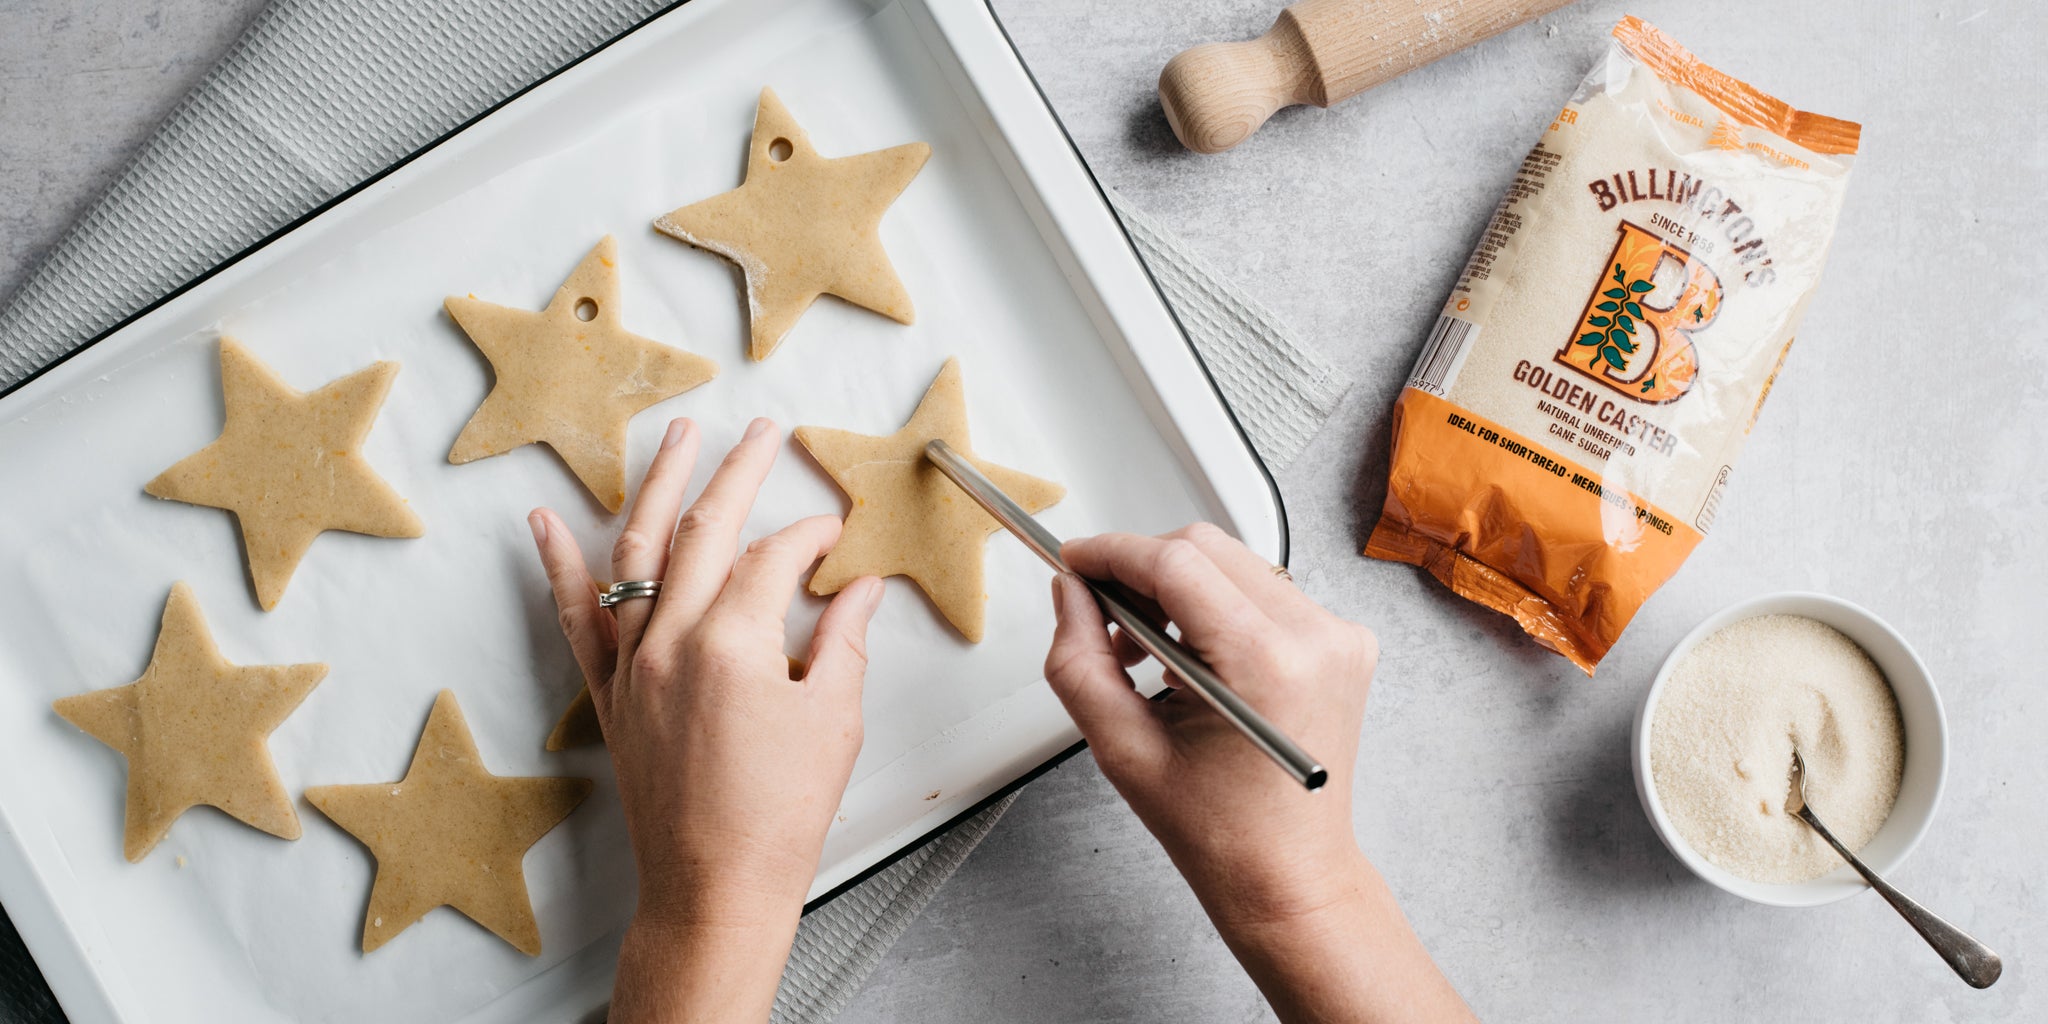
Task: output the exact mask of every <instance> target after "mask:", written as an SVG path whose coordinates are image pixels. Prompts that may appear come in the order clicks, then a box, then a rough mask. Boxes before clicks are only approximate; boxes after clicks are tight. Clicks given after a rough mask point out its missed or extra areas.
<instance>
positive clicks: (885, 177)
mask: <svg viewBox="0 0 2048 1024" xmlns="http://www.w3.org/2000/svg"><path fill="white" fill-rule="evenodd" d="M931 153H932V148H931V147H930V146H928V145H926V144H924V143H922V142H912V143H909V144H906V145H902V146H892V147H890V148H888V149H881V150H876V151H874V152H872V153H862V154H860V155H858V156H848V157H840V158H837V159H830V158H827V157H822V156H819V155H818V151H817V150H815V149H812V148H811V139H810V136H808V135H805V134H804V130H803V129H802V128H800V127H798V126H797V123H796V119H795V118H793V117H791V116H790V114H789V110H788V108H786V107H784V106H783V105H782V101H781V100H779V99H777V98H776V96H775V90H773V89H762V90H761V104H760V106H759V107H758V108H757V109H756V110H755V112H754V141H753V145H752V147H751V148H750V149H749V150H748V151H747V177H746V180H745V181H744V182H742V183H741V184H740V187H739V188H736V189H734V190H732V191H731V192H727V193H724V194H723V195H716V196H712V197H711V198H709V199H706V200H704V201H702V202H699V203H693V204H691V205H689V206H685V207H683V208H682V209H679V210H675V211H672V212H670V213H668V214H666V215H664V216H663V217H661V218H660V219H659V220H656V221H655V222H654V228H655V230H657V231H660V232H661V233H662V234H665V235H671V236H674V237H676V238H679V239H682V240H683V241H685V242H688V243H690V244H691V245H694V246H696V247H698V248H700V249H708V250H710V251H711V252H715V253H717V254H719V255H720V256H723V257H725V258H726V259H729V260H731V261H733V262H734V263H737V264H739V266H740V269H741V270H742V271H744V272H745V274H746V286H747V310H748V314H749V319H750V321H751V331H752V335H753V338H752V342H751V344H750V345H749V346H748V349H747V355H748V357H749V358H751V359H754V360H757V361H758V360H762V359H766V358H768V353H770V352H773V351H775V346H777V345H779V344H781V343H782V339H783V337H784V336H785V335H787V334H788V333H789V329H790V328H791V327H794V326H796V321H797V318H798V317H800V316H802V315H803V313H804V310H806V309H809V308H810V306H811V303H812V302H814V301H816V300H817V298H818V296H819V295H837V296H839V297H840V298H842V299H845V300H846V301H848V302H851V303H853V304H854V305H856V306H866V307H867V308H869V309H872V310H874V311H875V312H877V313H880V314H882V315H883V316H886V317H888V318H889V319H891V320H895V321H897V322H899V323H906V324H907V323H911V322H912V321H913V319H914V314H913V312H912V311H911V307H910V295H909V294H908V293H906V292H905V291H904V290H903V282H902V281H899V280H897V279H896V269H895V268H894V267H892V266H890V264H889V254H888V253H886V252H884V251H883V250H882V239H881V237H880V236H879V235H878V234H877V233H876V231H877V229H878V228H880V226H881V223H882V214H883V213H884V212H885V211H887V210H888V209H889V204H890V203H893V202H895V201H896V197H897V196H898V195H900V194H902V192H903V190H904V188H906V187H908V186H909V184H910V179H912V178H914V177H916V176H917V172H918V170H919V169H920V168H922V167H924V162H925V160H926V159H927V158H929V157H930V156H931Z"/></svg>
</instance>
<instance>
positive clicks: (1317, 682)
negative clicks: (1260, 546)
mask: <svg viewBox="0 0 2048 1024" xmlns="http://www.w3.org/2000/svg"><path fill="white" fill-rule="evenodd" d="M1061 554H1062V555H1063V556H1064V557H1065V558H1066V561H1067V564H1068V565H1069V566H1071V567H1072V568H1073V570H1074V572H1076V573H1078V574H1080V575H1083V576H1087V577H1090V578H1094V579H1114V580H1116V581H1118V582H1120V583H1122V584H1124V585H1125V586H1126V587H1128V588H1130V589H1131V590H1133V591H1136V592H1137V593H1138V594H1140V595H1141V596H1143V597H1146V598H1149V599H1151V600H1152V601H1154V602H1156V603H1157V604H1158V607H1159V609H1160V610H1161V611H1162V612H1163V613H1164V615H1165V616H1166V617H1167V618H1169V619H1171V620H1172V621H1173V622H1175V623H1177V624H1179V626H1180V629H1181V640H1182V642H1183V643H1185V644H1187V645H1188V646H1189V647H1190V648H1192V649H1193V650H1194V651H1195V652H1196V653H1197V654H1199V655H1201V656H1202V658H1203V659H1204V660H1205V661H1207V662H1208V663H1209V665H1210V666H1211V667H1212V668H1214V669H1215V670H1216V672H1217V674H1218V675H1220V676H1222V677H1223V678H1224V679H1225V680H1226V681H1228V682H1229V683H1230V685H1231V686H1232V688H1234V689H1236V690H1237V691H1238V693H1239V694H1241V695H1242V696H1243V697H1244V698H1245V700H1246V701H1248V702H1249V703H1250V704H1251V705H1252V706H1253V707H1254V708H1256V709H1257V710H1258V711H1259V713H1260V714H1262V715H1264V716H1266V718H1268V719H1269V720H1271V721H1272V722H1273V724H1274V725H1275V726H1277V727H1279V729H1280V730H1281V731H1282V732H1285V733H1286V734H1288V735H1289V736H1291V737H1293V738H1294V739H1295V740H1296V742H1298V743H1300V744H1301V745H1302V747H1303V748H1304V749H1306V750H1309V751H1311V752H1313V753H1314V754H1316V755H1317V756H1318V757H1320V758H1322V759H1323V765H1324V767H1326V768H1327V769H1329V772H1330V781H1329V783H1328V785H1327V786H1325V787H1324V789H1323V790H1322V791H1320V792H1313V793H1312V792H1309V791H1307V790H1304V789H1303V788H1302V787H1301V786H1300V784H1298V783H1296V782H1295V781H1294V780H1293V778H1291V777H1290V776H1288V775H1287V774H1286V773H1285V772H1283V771H1281V770H1280V769H1279V768H1278V767H1277V766H1275V765H1274V764H1272V763H1271V762H1270V761H1269V760H1268V759H1267V758H1266V756H1265V755H1264V754H1263V753H1261V752H1260V751H1259V750H1258V749H1257V748H1256V747H1254V746H1252V744H1250V743H1249V742H1247V741H1246V740H1245V738H1244V737H1243V736H1241V735H1239V734H1238V732H1237V731H1236V730H1235V729H1233V728H1231V726H1230V725H1229V723H1227V722H1225V721H1224V720H1223V718H1222V717H1221V716H1219V715H1217V714H1216V713H1215V712H1214V711H1212V710H1211V709H1210V708H1208V707H1207V706H1206V705H1204V704H1203V703H1201V702H1200V700H1199V699H1197V698H1196V697H1194V696H1193V695H1192V694H1184V693H1175V694H1173V695H1172V696H1170V697H1168V698H1167V699H1165V700H1162V701H1148V700H1146V699H1145V698H1144V697H1142V696H1140V695H1139V694H1138V692H1137V691H1136V690H1135V689H1134V688H1133V686H1132V682H1131V678H1130V676H1129V675H1128V674H1126V672H1125V667H1126V666H1127V665H1130V664H1134V663H1135V662H1137V661H1139V660H1141V659H1143V658H1144V657H1145V655H1144V652H1142V651H1140V650H1138V648H1137V647H1136V645H1135V644H1134V643H1133V642H1131V641H1130V640H1129V638H1127V637H1124V636H1122V635H1121V634H1118V635H1117V636H1116V637H1115V638H1114V639H1112V637H1111V635H1110V634H1109V633H1108V632H1107V630H1106V626H1105V624H1104V620H1103V615H1102V612H1101V609H1100V608H1099V607H1098V606H1097V605H1096V603H1095V600H1094V598H1093V596H1092V595H1090V594H1089V592H1088V590H1087V588H1086V586H1085V585H1084V584H1082V583H1081V581H1080V580H1078V579H1075V578H1073V577H1072V576H1062V577H1059V578H1056V579H1055V580H1054V581H1053V600H1054V604H1055V606H1056V608H1057V611H1058V615H1059V625H1058V628H1057V630H1056V632H1055V633H1054V636H1053V642H1052V649H1051V651H1050V652H1049V653H1048V654H1047V655H1046V660H1045V673H1046V680H1047V681H1048V682H1049V683H1050V684H1051V685H1052V688H1053V691H1054V692H1055V693H1056V694H1058V696H1059V698H1060V700H1061V702H1062V703H1064V704H1065V705H1066V707H1067V711H1068V713H1069V714H1071V715H1072V716H1073V718H1074V721H1075V723H1076V724H1077V725H1079V726H1080V728H1081V732H1082V733H1083V735H1085V736H1086V737H1087V738H1088V743H1089V746H1090V747H1091V748H1093V750H1094V752H1095V760H1096V763H1097V764H1099V765H1100V766H1101V768H1102V773H1103V774H1104V775H1105V776H1107V777H1108V778H1109V780H1110V782H1111V783H1112V784H1113V785H1115V786H1116V788H1117V791H1118V792H1119V793H1121V794H1122V795H1123V797H1124V799H1125V800H1126V801H1127V802H1129V803H1130V805H1131V808H1132V810H1134V811H1135V812H1136V813H1137V815H1138V817H1139V819H1140V820H1141V821H1143V822H1144V823H1145V826H1146V827H1147V828H1148V829H1150V830H1151V832H1152V834H1153V835H1154V836H1155V837H1157V838H1158V840H1159V842H1160V844H1161V845H1162V846H1163V847H1165V849H1166V852H1167V854H1168V855H1169V856H1170V857H1172V858H1173V861H1174V863H1175V865H1176V866H1177V867H1179V868H1180V870H1181V873H1182V874H1184V875H1186V876H1187V878H1188V881H1189V883H1190V884H1191V885H1192V886H1193V887H1194V888H1195V891H1196V894H1197V895H1198V896H1200V897H1201V898H1202V900H1203V903H1204V905H1205V906H1206V907H1207V908H1208V909H1209V912H1210V914H1211V916H1212V917H1214V918H1216V919H1217V922H1218V925H1219V927H1225V928H1227V927H1228V926H1229V925H1230V923H1232V922H1243V923H1246V924H1260V923H1269V922H1270V923H1278V922H1283V921H1286V920H1289V919H1292V918H1296V917H1299V916H1301V915H1303V914H1306V913H1310V912H1313V911H1314V910H1316V909H1318V908H1320V907H1322V906H1324V905H1326V904H1328V903H1330V902H1331V901H1333V900H1335V899H1337V898H1338V897H1339V896H1340V895H1341V894H1342V892H1344V891H1348V889H1347V887H1349V886H1350V885H1351V881H1352V880H1351V878H1350V873H1349V872H1347V871H1345V870H1343V869H1344V868H1346V867H1348V866H1350V865H1351V864H1353V863H1354V862H1355V861H1357V860H1358V859H1359V858H1360V856H1361V855H1360V854H1359V853H1358V846H1357V842H1356V840H1355V839H1354V838H1353V836H1352V832H1351V774H1352V765H1353V762H1354V760H1355V759H1356V756H1357V750H1358V732H1359V726H1360V722H1361V720H1362V718H1363V716H1364V713H1365V699H1366V692H1367V689H1368V688H1369V686H1370V685H1371V681H1372V673H1373V668H1374V666H1375V664H1376V662H1377V660H1378V644H1377V642H1376V641H1375V640H1374V638H1373V635H1372V633H1371V631H1370V630H1367V629H1366V628H1365V627H1363V626H1359V625H1356V624H1354V623H1350V622H1346V621H1344V620H1342V619H1340V618H1337V617H1336V616H1334V615H1332V614H1330V613H1329V612H1327V611H1325V610H1324V609H1323V608H1322V607H1321V606H1319V605H1317V604H1316V603H1315V602H1314V601H1312V600H1310V599H1309V598H1308V597H1307V595H1305V594H1303V593H1302V592H1301V591H1300V590H1299V589H1298V588H1297V587H1295V586H1294V584H1293V583H1292V582H1290V581H1288V580H1286V579H1284V578H1282V577H1281V576H1279V575H1278V574H1277V573H1276V572H1275V571H1274V569H1273V566H1272V565H1270V564H1269V563H1267V562H1266V561H1265V559H1262V558H1260V557H1259V556H1257V555H1255V554H1253V553H1252V552H1251V551H1250V550H1249V549H1247V548H1246V547H1245V546H1244V545H1243V544H1241V543H1239V542H1238V541H1237V540H1236V539H1235V538H1232V537H1230V536H1229V535H1227V534H1225V533H1224V532H1223V531H1222V530H1220V529H1218V528H1216V527H1214V526H1211V525H1209V524H1207V523H1198V524H1196V525H1194V526H1190V527H1187V528H1186V529H1183V530H1179V531H1176V532H1174V533H1171V534H1167V535H1166V536H1164V537H1157V538H1155V537H1138V536H1133V535H1130V534H1105V535H1103V536H1100V537H1090V538H1087V539H1083V540H1075V541H1069V542H1068V543H1067V544H1066V545H1065V547H1063V548H1062V549H1061ZM1168 682H1169V683H1176V682H1177V680H1175V679H1173V678H1171V677H1169V678H1168Z"/></svg>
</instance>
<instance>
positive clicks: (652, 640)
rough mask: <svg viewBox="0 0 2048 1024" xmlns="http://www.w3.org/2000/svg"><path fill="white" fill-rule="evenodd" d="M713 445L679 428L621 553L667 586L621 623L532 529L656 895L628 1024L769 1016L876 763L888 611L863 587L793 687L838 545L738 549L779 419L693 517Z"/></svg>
mask: <svg viewBox="0 0 2048 1024" xmlns="http://www.w3.org/2000/svg"><path fill="white" fill-rule="evenodd" d="M698 443H699V432H698V430H697V428H696V426H695V425H694V424H693V423H691V422H690V421H689V420H686V419H679V420H676V421H674V422H673V423H671V424H670V425H669V430H668V433H667V435H666V436H665V437H664V438H663V440H662V447H661V450H660V452H659V453H657V454H656V455H655V457H654V462H653V464H652V465H651V466H650V467H649V468H648V470H647V478H646V481H645V482H644V483H643V484H641V487H640V493H639V495H638V496H637V497H636V498H635V499H634V502H633V508H632V510H631V511H630V512H629V513H628V514H627V519H626V526H625V529H624V531H623V532H621V533H620V535H619V539H618V542H617V544H615V545H614V546H613V549H612V567H611V575H612V578H613V579H615V580H661V581H662V590H661V593H660V596H659V597H658V598H655V599H646V598H641V599H633V600H628V601H625V602H622V603H620V604H619V605H617V606H616V607H614V608H613V609H611V610H610V611H606V610H604V609H601V608H599V607H598V603H597V595H598V589H597V585H596V583H595V582H594V581H593V580H592V579H591V576H590V573H589V571H588V570H587V569H586V568H585V566H584V562H583V553H582V551H580V550H579V549H578V548H577V545H576V540H575V538H574V537H573V536H571V535H570V533H569V529H568V527H567V526H566V525H565V524H564V523H563V522H562V520H561V518H560V517H559V516H557V515H555V514H554V513H553V512H550V511H549V510H547V509H536V510H534V512H533V514H532V515H531V516H530V517H529V520H528V521H529V525H531V526H532V528H533V535H534V541H535V543H536V544H537V545H538V546H539V548H540V556H541V562H542V564H543V565H544V566H546V568H547V575H548V582H549V584H550V585H551V586H552V588H553V590H554V595H555V604H556V605H557V607H558V608H559V609H560V611H561V623H562V632H563V633H564V634H566V635H567V636H568V638H569V645H570V647H571V648H573V649H574V651H575V654H576V661H577V664H578V665H579V666H581V667H582V669H583V677H584V680H585V681H586V682H588V683H589V685H590V695H591V699H592V702H593V703H594V704H595V705H596V708H597V717H598V722H599V724H600V726H601V727H602V728H603V730H604V737H605V743H606V744H607V745H608V746H609V747H610V749H611V755H612V765H613V769H614V771H615V772H616V773H617V775H618V781H619V800H620V803H621V804H622V805H623V807H624V810H625V816H626V828H627V832H628V833H629V835H630V837H631V840H632V844H633V859H634V863H635V865H636V866H637V868H638V873H639V879H640V897H639V905H638V908H637V909H636V911H635V914H634V920H633V924H632V926H631V927H630V928H629V929H628V931H627V937H626V942H625V945H624V947H623V948H622V949H621V952H620V961H621V963H620V970H619V979H618V983H617V989H616V991H615V993H614V996H613V1003H612V1010H611V1019H612V1020H613V1021H618V1022H625V1021H635V1020H739V1019H751V1020H761V1019H765V1018H766V1017H767V1014H768V1008H769V1005H770V1004H771V1003H772V1002H773V999H774V995H775V984H776V981H777V980H778V979H779V977H780V975H781V969H782V962H783V960H784V959H785V958H786V957H787V955H788V952H789V944H790V941H791V940H792V938H793V937H794V935H795V933H796V923H797V919H798V917H799V916H800V915H801V913H802V910H803V902H804V896H805V894H806V893H807V892H808V890H809V888H810V884H811V880H812V878H813V877H814V876H815V874H816V873H817V865H818V858H819V855H820V853H821V851H822V850H823V847H824V842H825V833H826V830H827V829H828V828H829V827H830V826H831V824H832V819H833V816H834V814H835V813H836V811H837V809H838V807H839V801H840V799H841V797H842V796H843V795H844V793H845V790H846V782H847V779H848V777H849V776H850V775H851V773H852V771H853V761H854V757H855V755H857V754H858V753H859V752H860V744H861V721H860V693H861V680H862V677H863V675H864V673H865V671H866V668H867V654H866V651H867V646H866V638H867V623H868V619H869V617H870V616H872V615H873V614H874V611H875V607H876V606H877V605H878V604H879V603H880V601H881V597H882V582H881V581H880V580H878V579H874V578H872V577H867V578H863V579H860V580H857V581H855V582H854V583H852V584H849V585H848V586H847V587H846V589H844V590H842V591H840V593H839V595H838V596H837V597H835V598H834V599H833V600H832V603H831V604H830V605H829V606H828V607H827V608H826V609H825V612H824V614H823V615H822V616H821V617H820V618H819V620H818V626H817V630H816V632H815V634H814V635H813V636H812V638H811V644H810V648H809V651H808V659H807V660H808V663H809V669H808V671H807V672H805V673H804V674H803V677H802V678H801V679H792V678H791V676H792V675H793V674H794V673H793V672H792V665H791V662H790V661H789V660H788V659H787V658H786V657H785V656H784V653H783V642H784V618H785V616H786V614H787V612H788V610H789V606H790V602H791V600H792V599H793V597H794V595H795V593H796V588H797V583H798V580H799V578H800V577H801V576H802V575H803V573H804V571H805V570H806V569H808V568H809V567H810V566H811V564H812V563H814V562H816V561H817V560H818V559H819V558H820V557H822V556H823V555H824V554H825V553H826V552H827V551H830V550H831V549H832V545H833V544H834V543H835V542H837V541H838V539H839V530H840V520H839V518H838V517H836V516H814V517H812V518H809V519H803V520H799V521H797V522H796V523H793V524H791V525H790V526H788V527H785V528H783V529H782V530H780V531H777V532H776V533H773V534H770V535H768V536H766V537H763V538H761V539H760V540H757V541H755V542H753V543H752V544H750V545H748V546H747V547H746V550H745V551H741V550H740V545H739V533H740V527H741V525H742V524H743V523H744V522H745V521H746V519H747V514H748V512H749V510H751V509H752V507H753V504H754V497H755V495H756V494H757V493H758V492H759V490H760V487H761V481H762V480H763V479H764V478H765V477H766V476H767V475H768V469H769V467H770V466H771V465H773V464H774V462H775V455H776V452H777V450H778V449H779V448H780V447H781V434H780V432H779V431H778V430H777V429H776V428H775V425H774V424H773V423H771V422H769V421H767V420H765V419H759V420H755V421H754V422H753V423H752V424H751V425H750V426H749V427H748V428H747V433H746V437H745V438H744V439H742V440H741V441H740V443H739V444H738V445H737V446H735V447H734V448H733V449H732V451H731V453H730V454H728V455H727V456H726V457H725V460H724V461H723V462H722V463H721V464H720V465H719V467H718V470H717V471H716V472H715V473H713V474H712V477H711V480H710V482H709V483H707V484H706V485H705V487H704V492H703V494H702V495H701V496H699V497H698V499H697V501H696V503H695V504H692V505H691V506H690V507H689V509H688V510H687V511H685V510H684V509H683V492H684V490H685V488H686V487H687V486H688V484H689V479H690V472H691V468H692V465H693V463H695V461H696V457H697V449H698Z"/></svg>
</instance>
